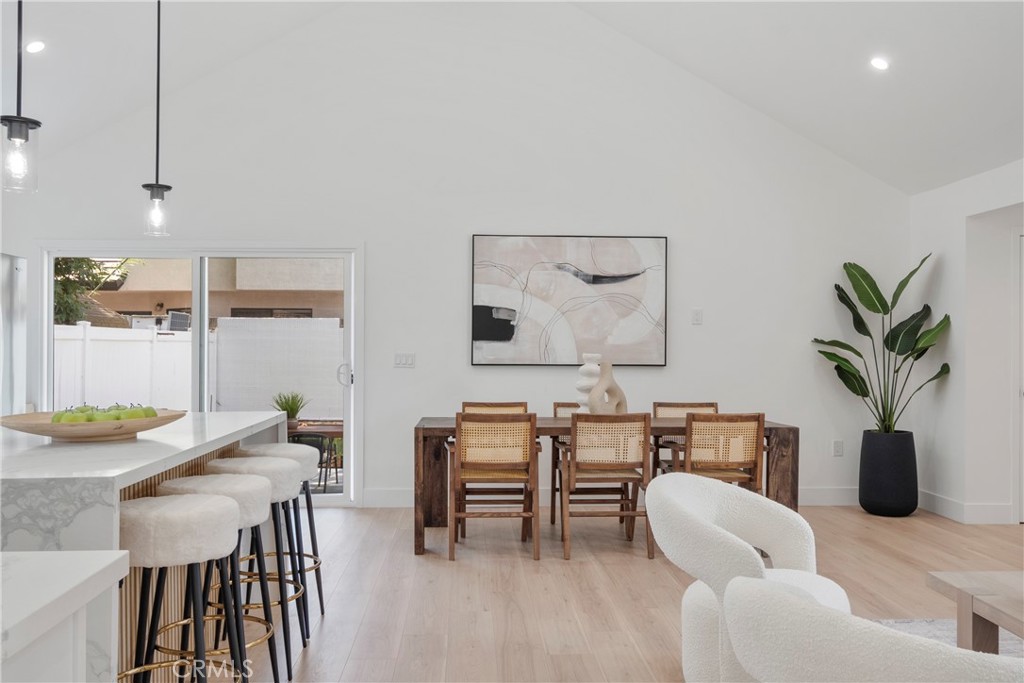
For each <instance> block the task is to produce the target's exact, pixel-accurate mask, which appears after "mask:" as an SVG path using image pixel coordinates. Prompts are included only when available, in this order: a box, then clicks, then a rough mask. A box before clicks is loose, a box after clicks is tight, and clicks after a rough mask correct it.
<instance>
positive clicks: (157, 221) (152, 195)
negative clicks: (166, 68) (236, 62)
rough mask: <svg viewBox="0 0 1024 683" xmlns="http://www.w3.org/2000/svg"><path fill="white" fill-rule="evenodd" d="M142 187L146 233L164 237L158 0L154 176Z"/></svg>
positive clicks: (158, 9)
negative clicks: (145, 194) (146, 197)
mask: <svg viewBox="0 0 1024 683" xmlns="http://www.w3.org/2000/svg"><path fill="white" fill-rule="evenodd" d="M142 189H144V190H146V191H148V192H149V207H148V209H147V211H146V234H147V235H149V236H150V237H166V236H167V235H168V234H170V233H168V232H167V208H166V207H165V206H164V195H165V194H166V193H168V192H170V191H171V186H170V185H164V184H163V183H161V182H160V0H156V177H155V178H154V179H153V182H151V183H144V184H143V186H142Z"/></svg>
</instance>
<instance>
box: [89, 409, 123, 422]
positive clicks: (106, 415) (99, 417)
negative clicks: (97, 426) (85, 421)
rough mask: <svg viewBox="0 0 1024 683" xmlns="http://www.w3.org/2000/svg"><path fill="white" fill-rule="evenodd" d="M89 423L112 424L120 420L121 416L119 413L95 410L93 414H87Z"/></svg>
mask: <svg viewBox="0 0 1024 683" xmlns="http://www.w3.org/2000/svg"><path fill="white" fill-rule="evenodd" d="M88 415H89V422H112V421H114V420H117V419H120V417H121V415H120V413H119V412H111V411H107V410H97V411H96V412H94V413H88Z"/></svg>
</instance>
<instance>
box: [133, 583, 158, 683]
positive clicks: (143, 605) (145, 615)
mask: <svg viewBox="0 0 1024 683" xmlns="http://www.w3.org/2000/svg"><path fill="white" fill-rule="evenodd" d="M152 577H153V570H152V569H151V568H150V567H143V568H142V582H141V583H140V585H139V616H138V619H139V621H138V624H137V625H136V627H135V667H133V668H136V667H140V666H142V663H143V662H144V661H145V659H146V625H147V623H148V621H149V585H150V583H151V582H152ZM132 680H133V681H134V683H142V673H137V674H135V676H134V677H133V678H132Z"/></svg>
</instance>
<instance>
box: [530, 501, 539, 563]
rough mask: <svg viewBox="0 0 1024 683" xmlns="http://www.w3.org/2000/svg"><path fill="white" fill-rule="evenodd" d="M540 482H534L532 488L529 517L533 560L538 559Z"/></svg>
mask: <svg viewBox="0 0 1024 683" xmlns="http://www.w3.org/2000/svg"><path fill="white" fill-rule="evenodd" d="M539 483H540V482H534V486H533V491H532V494H533V505H532V507H533V516H532V517H530V522H531V526H532V527H533V559H535V560H539V559H540V486H538V484H539Z"/></svg>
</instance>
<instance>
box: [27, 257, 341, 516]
mask: <svg viewBox="0 0 1024 683" xmlns="http://www.w3.org/2000/svg"><path fill="white" fill-rule="evenodd" d="M83 254H84V255H83ZM48 263H49V266H50V268H51V271H50V275H51V276H52V277H50V278H49V279H50V281H51V285H50V286H51V290H50V293H49V294H50V296H49V299H50V313H51V315H50V327H49V335H48V336H49V339H48V351H49V353H48V354H47V360H48V364H47V367H48V369H49V371H48V380H49V381H48V385H49V390H48V393H47V397H48V403H49V405H50V406H51V408H53V409H61V408H65V407H68V406H72V405H80V404H82V403H88V404H91V405H101V406H106V405H110V404H112V403H124V404H128V403H140V404H144V405H153V406H156V407H158V408H175V409H187V410H198V411H268V410H277V409H278V408H276V407H275V400H274V399H275V396H277V395H279V394H288V393H297V394H300V395H301V397H302V399H303V402H304V405H303V407H302V409H301V410H300V411H299V412H298V416H297V417H298V418H299V424H297V425H296V424H293V425H292V428H291V429H290V430H289V434H290V435H291V436H293V438H294V440H296V441H302V442H306V443H310V444H312V445H315V446H317V447H318V448H321V449H322V450H323V453H324V457H323V460H322V464H323V467H322V471H321V477H320V480H319V481H318V482H317V483H316V486H315V491H316V492H317V493H318V494H320V495H321V496H322V497H323V500H325V501H326V500H328V499H330V500H335V501H337V502H338V503H341V504H346V503H351V502H357V501H358V498H357V496H358V492H357V491H356V490H354V487H353V485H352V484H353V482H355V481H356V479H355V477H354V476H353V475H354V473H355V472H357V471H358V467H359V463H358V462H357V457H354V456H355V452H356V449H355V447H354V444H356V443H357V440H356V438H355V431H356V422H355V420H354V416H355V411H354V401H353V387H352V380H353V378H354V372H353V369H352V360H351V359H352V353H353V340H354V339H355V338H356V337H355V334H354V330H353V329H352V324H351V322H352V320H351V317H352V311H353V304H352V287H353V284H354V282H355V280H354V278H353V263H354V254H353V253H352V252H337V253H335V254H330V255H327V256H321V255H318V256H315V257H314V256H309V255H307V254H301V253H296V254H295V255H283V256H268V255H266V254H255V255H245V254H238V253H237V252H236V253H226V252H217V253H214V252H212V251H206V252H205V253H204V252H203V251H198V250H182V249H178V250H170V249H169V250H166V251H157V252H145V253H143V252H142V250H129V249H127V248H126V249H124V250H120V251H114V250H111V251H108V252H106V253H96V252H94V251H92V250H91V249H81V250H76V249H71V248H69V249H62V250H59V251H53V252H50V258H49V259H48Z"/></svg>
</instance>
